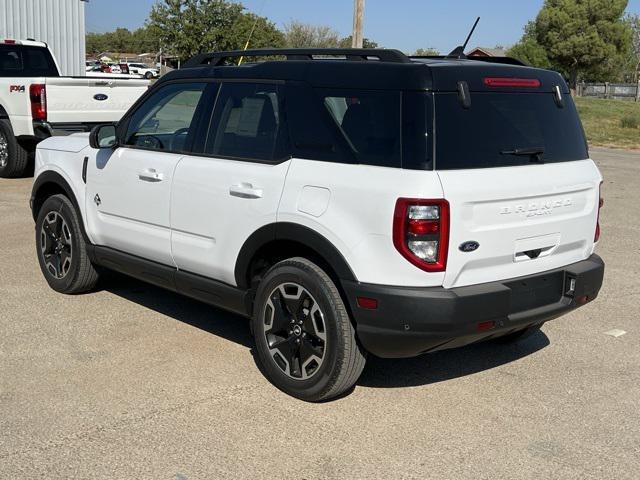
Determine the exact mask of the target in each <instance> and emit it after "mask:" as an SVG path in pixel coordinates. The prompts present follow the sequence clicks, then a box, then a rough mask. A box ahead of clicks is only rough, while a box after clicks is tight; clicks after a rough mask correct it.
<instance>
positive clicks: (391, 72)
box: [159, 49, 568, 92]
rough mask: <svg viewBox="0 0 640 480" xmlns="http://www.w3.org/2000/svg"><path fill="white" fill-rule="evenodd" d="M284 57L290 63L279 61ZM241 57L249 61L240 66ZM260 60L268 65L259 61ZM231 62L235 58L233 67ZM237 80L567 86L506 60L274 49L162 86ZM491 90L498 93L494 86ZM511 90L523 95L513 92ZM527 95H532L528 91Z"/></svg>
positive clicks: (213, 59) (200, 58)
mask: <svg viewBox="0 0 640 480" xmlns="http://www.w3.org/2000/svg"><path fill="white" fill-rule="evenodd" d="M276 56H277V57H280V58H281V57H284V58H285V59H286V60H280V59H276V58H274V57H276ZM239 57H244V59H246V60H249V61H247V62H246V63H242V64H241V65H237V63H236V62H237V60H236V59H238V58H239ZM257 57H264V58H265V61H261V62H256V61H255V59H256V58H257ZM229 59H234V62H233V63H229ZM212 77H213V78H220V79H225V78H234V79H247V80H250V79H255V80H285V81H300V82H305V83H308V84H310V85H311V86H314V87H325V88H361V89H372V90H437V91H457V89H458V82H460V81H466V82H467V83H468V85H469V89H470V90H471V91H485V90H488V89H489V87H486V86H485V85H484V82H483V79H484V78H486V77H507V78H512V77H515V78H536V79H538V80H540V82H541V86H540V88H538V89H536V91H552V90H553V89H554V88H555V87H556V86H559V87H560V88H561V89H562V90H563V91H564V92H568V87H567V85H566V83H565V81H564V79H563V78H562V77H561V76H560V75H559V74H558V73H556V72H552V71H549V70H541V69H536V68H532V67H529V66H526V65H524V64H521V63H520V62H518V61H517V60H514V59H508V58H506V57H497V58H493V59H492V58H485V57H482V58H473V57H471V58H452V57H408V56H406V55H404V54H403V53H402V52H399V51H397V50H386V49H275V50H247V51H233V52H214V53H207V54H201V55H197V56H196V57H194V58H192V59H191V60H189V61H188V62H186V63H185V65H184V67H183V68H182V69H179V70H174V71H172V72H170V73H168V74H167V75H165V76H163V77H162V78H161V79H160V80H159V82H165V81H171V80H176V79H198V78H212ZM490 89H491V90H492V91H495V90H497V89H496V88H494V87H490ZM508 91H512V92H513V91H518V89H514V88H509V89H508ZM525 91H531V89H530V88H529V89H526V90H525Z"/></svg>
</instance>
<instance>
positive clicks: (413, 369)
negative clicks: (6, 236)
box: [99, 272, 550, 396]
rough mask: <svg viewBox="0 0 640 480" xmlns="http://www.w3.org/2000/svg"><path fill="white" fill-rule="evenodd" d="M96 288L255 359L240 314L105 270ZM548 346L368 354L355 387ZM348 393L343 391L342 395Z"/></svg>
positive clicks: (423, 381)
mask: <svg viewBox="0 0 640 480" xmlns="http://www.w3.org/2000/svg"><path fill="white" fill-rule="evenodd" d="M99 288H101V289H102V290H106V291H108V292H111V293H113V294H114V295H118V296H119V297H122V298H125V299H127V300H129V301H131V302H134V303H137V304H138V305H142V306H144V307H146V308H148V309H151V310H153V311H156V312H158V313H161V314H163V315H166V316H168V317H171V318H173V319H175V320H178V321H180V322H183V323H186V324H188V325H191V326H193V327H196V328H199V329H200V330H203V331H205V332H208V333H210V334H212V335H216V336H218V337H221V338H224V339H226V340H229V341H231V342H235V343H237V344H239V345H242V346H244V347H246V348H248V349H250V351H251V354H252V355H253V357H254V361H255V352H254V348H253V338H252V336H251V333H250V331H249V322H248V321H247V320H246V319H245V318H243V317H241V316H239V315H236V314H233V313H230V312H226V311H224V310H221V309H218V308H215V307H212V306H209V305H206V304H204V303H201V302H198V301H196V300H192V299H190V298H187V297H184V296H182V295H179V294H177V293H173V292H170V291H167V290H164V289H162V288H159V287H155V286H153V285H150V284H147V283H145V282H142V281H139V280H136V279H133V278H130V277H127V276H125V275H121V274H118V273H113V272H107V274H106V278H105V279H104V280H101V282H100V286H99ZM549 343H550V342H549V339H548V337H547V336H546V335H545V334H544V333H543V332H541V331H538V332H536V333H535V334H533V335H531V336H530V337H529V338H526V339H524V340H522V341H520V342H516V343H513V344H508V345H500V344H496V343H491V342H485V343H478V344H475V345H470V346H468V347H463V348H458V349H453V350H444V351H441V352H435V353H431V354H426V355H422V356H420V357H415V358H406V359H382V358H378V357H374V356H373V355H370V356H369V358H368V360H367V365H366V367H365V369H364V371H363V373H362V376H361V377H360V379H359V380H358V382H357V386H363V387H370V388H402V387H413V386H420V385H428V384H432V383H438V382H443V381H446V380H451V379H455V378H458V377H465V376H467V375H473V374H474V373H478V372H481V371H484V370H490V369H492V368H495V367H499V366H501V365H505V364H508V363H511V362H513V361H516V360H519V359H521V358H523V357H526V356H528V355H531V354H533V353H535V352H537V351H539V350H542V349H543V348H545V347H546V346H547V345H549ZM351 391H352V389H351V390H349V391H347V392H345V394H344V396H348V395H349V394H350V393H351Z"/></svg>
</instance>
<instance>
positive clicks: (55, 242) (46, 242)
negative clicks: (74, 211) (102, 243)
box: [40, 212, 73, 279]
mask: <svg viewBox="0 0 640 480" xmlns="http://www.w3.org/2000/svg"><path fill="white" fill-rule="evenodd" d="M40 251H41V253H42V257H43V259H44V265H45V268H46V269H47V271H48V272H49V273H50V274H51V275H52V276H53V277H54V278H56V279H62V278H64V277H66V276H67V274H68V273H69V270H71V260H72V254H73V246H72V240H71V230H69V226H68V225H67V222H66V221H65V219H64V218H63V217H62V215H60V214H59V213H58V212H49V213H48V214H47V216H46V217H45V218H44V221H43V222H42V227H41V228H40Z"/></svg>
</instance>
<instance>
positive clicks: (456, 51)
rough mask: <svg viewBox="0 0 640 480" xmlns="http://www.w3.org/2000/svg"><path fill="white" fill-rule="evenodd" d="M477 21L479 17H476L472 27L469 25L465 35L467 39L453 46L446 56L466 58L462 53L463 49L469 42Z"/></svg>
mask: <svg viewBox="0 0 640 480" xmlns="http://www.w3.org/2000/svg"><path fill="white" fill-rule="evenodd" d="M479 21H480V17H478V18H476V21H475V23H474V24H473V27H471V31H470V32H469V35H467V39H466V40H465V41H464V44H463V45H460V46H459V47H456V48H454V49H453V51H452V52H451V53H450V54H449V55H447V58H467V56H466V55H465V54H464V50H465V48H467V44H468V43H469V40H471V36H472V35H473V32H475V30H476V27H477V26H478V22H479Z"/></svg>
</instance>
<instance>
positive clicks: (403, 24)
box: [86, 0, 640, 53]
mask: <svg viewBox="0 0 640 480" xmlns="http://www.w3.org/2000/svg"><path fill="white" fill-rule="evenodd" d="M155 1H156V0H90V1H89V2H88V3H87V4H86V25H87V31H89V32H106V31H111V30H115V29H116V28H117V27H125V28H129V29H135V28H138V27H140V26H142V25H143V24H144V21H145V20H146V18H147V16H148V14H149V10H150V9H151V6H152V5H153V4H154V3H155ZM241 3H242V4H243V5H244V6H245V7H246V8H247V9H248V10H249V11H251V12H254V13H258V14H260V15H262V16H265V17H267V18H269V19H270V20H271V21H273V22H275V23H276V25H277V26H278V27H280V28H282V27H283V26H284V25H285V24H286V23H288V22H290V21H291V20H298V21H301V22H304V23H312V24H316V25H328V26H330V27H332V28H333V29H335V30H337V31H338V32H339V33H340V34H342V35H343V36H347V35H350V34H351V25H352V15H353V1H352V0H242V2H241ZM542 4H543V0H393V1H390V0H365V18H364V36H365V37H367V38H371V39H372V40H374V41H376V42H378V44H380V46H383V47H387V48H397V49H399V50H402V51H405V52H409V53H412V52H413V51H415V50H416V49H417V48H427V47H432V48H435V49H437V50H439V51H440V52H441V53H448V52H449V51H451V50H452V49H453V48H454V47H455V46H457V45H460V44H461V43H463V42H464V39H465V38H466V36H467V33H468V31H469V29H470V28H471V26H472V25H473V22H474V20H475V18H476V17H478V16H480V17H482V18H481V20H480V23H479V25H478V28H477V29H476V32H475V34H474V36H473V38H472V39H471V41H470V42H469V47H474V46H483V47H494V46H496V45H502V46H510V45H513V44H514V43H516V42H517V41H518V40H519V38H520V37H521V35H522V30H523V28H524V25H525V24H526V23H527V22H528V21H529V20H531V19H533V18H535V16H536V15H537V13H538V11H539V10H540V7H541V6H542ZM627 12H629V13H636V14H640V0H629V6H628V7H627Z"/></svg>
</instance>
